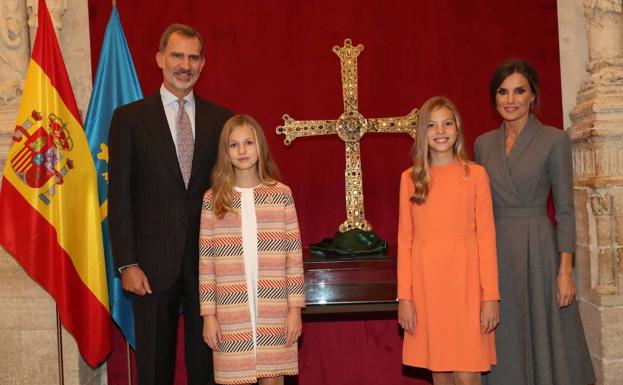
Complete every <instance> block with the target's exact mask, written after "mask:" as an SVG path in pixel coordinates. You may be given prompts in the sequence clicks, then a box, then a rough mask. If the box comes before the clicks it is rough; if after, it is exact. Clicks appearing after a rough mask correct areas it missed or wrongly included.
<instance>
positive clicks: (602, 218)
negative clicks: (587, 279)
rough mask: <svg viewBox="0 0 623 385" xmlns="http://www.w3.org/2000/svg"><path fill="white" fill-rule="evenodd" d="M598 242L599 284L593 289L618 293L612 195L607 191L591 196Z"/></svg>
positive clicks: (607, 292) (606, 292)
mask: <svg viewBox="0 0 623 385" xmlns="http://www.w3.org/2000/svg"><path fill="white" fill-rule="evenodd" d="M590 203H591V210H592V213H593V215H594V218H595V230H596V238H597V239H596V241H597V242H596V244H597V264H598V270H597V284H596V285H595V287H593V290H594V291H595V292H596V293H598V294H602V295H608V294H617V292H618V290H617V282H616V257H615V253H614V239H613V236H612V235H613V231H612V230H613V228H612V227H613V226H612V224H613V223H612V212H613V210H612V196H610V195H608V194H607V193H602V194H599V193H598V194H594V195H592V196H591V201H590Z"/></svg>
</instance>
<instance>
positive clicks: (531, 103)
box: [530, 99, 534, 111]
mask: <svg viewBox="0 0 623 385" xmlns="http://www.w3.org/2000/svg"><path fill="white" fill-rule="evenodd" d="M532 110H534V99H532V100H530V111H532Z"/></svg>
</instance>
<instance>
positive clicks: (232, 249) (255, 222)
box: [199, 115, 305, 385]
mask: <svg viewBox="0 0 623 385" xmlns="http://www.w3.org/2000/svg"><path fill="white" fill-rule="evenodd" d="M199 250H200V251H199V298H200V299H199V301H200V307H201V315H202V316H203V338H204V340H205V342H206V343H207V344H208V345H209V346H210V348H212V350H213V352H214V353H213V356H214V374H215V380H216V382H217V383H219V384H247V383H255V382H256V381H258V380H259V384H260V385H273V384H283V382H284V375H296V374H298V352H297V340H298V337H299V336H300V334H301V329H302V327H301V308H302V307H303V306H305V298H304V292H303V288H304V282H303V262H302V257H301V238H300V234H299V227H298V221H297V217H296V210H295V208H294V200H293V199H292V192H291V191H290V189H289V188H288V187H287V186H285V185H284V184H282V183H280V182H279V171H278V169H277V167H276V166H275V164H274V162H273V160H272V158H271V156H270V152H269V150H268V146H267V144H266V138H265V137H264V134H263V132H262V129H261V127H260V126H259V124H258V123H257V122H256V121H255V120H254V119H253V118H251V117H250V116H247V115H236V116H233V117H232V118H230V119H229V120H228V121H227V122H226V123H225V126H224V127H223V131H222V132H221V137H220V142H219V153H218V160H217V163H216V167H215V169H214V172H213V175H212V188H211V189H210V190H208V192H207V193H206V194H205V196H204V198H203V207H202V213H201V228H200V235H199Z"/></svg>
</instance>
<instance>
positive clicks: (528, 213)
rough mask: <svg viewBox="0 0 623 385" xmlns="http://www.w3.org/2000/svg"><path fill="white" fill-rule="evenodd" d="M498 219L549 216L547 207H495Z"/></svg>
mask: <svg viewBox="0 0 623 385" xmlns="http://www.w3.org/2000/svg"><path fill="white" fill-rule="evenodd" d="M493 215H494V216H496V217H540V216H547V206H525V207H495V206H494V207H493Z"/></svg>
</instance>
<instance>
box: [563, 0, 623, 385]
mask: <svg viewBox="0 0 623 385" xmlns="http://www.w3.org/2000/svg"><path fill="white" fill-rule="evenodd" d="M558 5H559V9H558V12H559V20H560V23H559V28H560V47H561V69H562V79H563V92H564V93H565V99H566V100H570V99H571V98H573V97H575V107H574V108H573V109H572V110H571V111H569V109H568V106H569V104H566V105H565V106H566V107H567V109H566V111H565V115H567V114H568V118H570V121H571V122H572V123H571V125H570V127H569V128H568V131H569V134H570V136H571V139H572V141H573V146H574V148H573V158H574V159H573V160H574V175H575V201H576V218H577V253H576V258H575V263H576V277H577V285H578V294H579V298H580V310H581V313H582V320H583V322H584V329H585V331H586V335H587V340H588V344H589V349H590V351H591V357H592V359H593V364H594V367H595V371H596V374H597V383H598V384H600V385H620V384H621V383H622V381H623V380H622V379H623V14H622V12H621V0H584V1H583V2H581V1H580V0H573V1H571V0H567V1H559V3H558ZM580 7H581V9H582V11H583V12H582V13H580V12H578V10H579V9H580ZM561 14H562V15H563V16H562V17H561V16H560V15H561ZM563 20H564V22H563ZM579 25H584V26H585V28H583V30H580V28H578V27H577V26H579ZM582 62H583V63H585V64H584V69H585V70H584V71H580V70H578V68H579V64H581V63H582ZM565 79H567V80H565ZM565 85H566V86H567V87H568V88H567V89H565Z"/></svg>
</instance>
